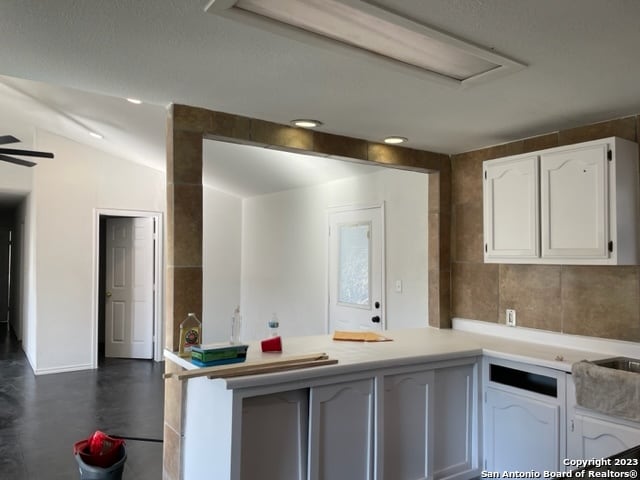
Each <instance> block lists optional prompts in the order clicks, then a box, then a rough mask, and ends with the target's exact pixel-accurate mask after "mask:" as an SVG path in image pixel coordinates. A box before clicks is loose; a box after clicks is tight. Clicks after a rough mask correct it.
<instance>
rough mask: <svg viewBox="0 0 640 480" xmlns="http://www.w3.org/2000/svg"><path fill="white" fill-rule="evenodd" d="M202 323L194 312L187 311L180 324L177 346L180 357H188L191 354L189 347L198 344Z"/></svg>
mask: <svg viewBox="0 0 640 480" xmlns="http://www.w3.org/2000/svg"><path fill="white" fill-rule="evenodd" d="M201 329H202V325H201V323H200V320H198V317H196V314H195V313H189V314H188V315H187V318H185V319H184V320H183V321H182V323H181V324H180V345H179V346H178V355H180V356H181V357H189V356H190V355H191V347H193V346H194V345H199V344H200V338H201Z"/></svg>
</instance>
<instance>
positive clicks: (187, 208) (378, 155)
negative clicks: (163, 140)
mask: <svg viewBox="0 0 640 480" xmlns="http://www.w3.org/2000/svg"><path fill="white" fill-rule="evenodd" d="M203 138H210V139H219V140H227V141H233V142H235V143H247V144H252V145H262V146H272V147H275V148H281V149H283V150H294V151H306V152H308V153H309V154H312V155H319V156H326V155H330V156H333V157H348V158H350V159H353V160H355V161H359V162H365V163H367V162H373V163H376V164H380V165H389V166H395V167H399V168H411V169H418V170H421V171H431V172H434V174H433V175H430V176H429V177H428V178H429V180H428V181H429V228H430V233H431V235H432V236H431V238H430V241H429V245H428V249H429V286H428V289H429V292H430V294H431V297H430V301H429V322H430V324H431V325H433V326H437V327H449V326H450V325H451V322H450V318H451V315H450V309H449V307H450V304H451V301H450V298H449V295H450V288H449V286H450V283H451V279H450V271H451V270H450V254H449V244H450V234H451V224H450V222H451V215H450V212H451V189H450V186H451V160H450V158H449V156H447V155H442V154H438V153H432V152H426V151H421V150H414V149H410V148H402V147H397V146H389V145H384V144H378V143H373V142H368V141H365V140H361V139H357V138H349V137H342V136H339V135H332V134H328V133H322V132H313V131H310V130H304V129H299V128H292V127H289V126H287V125H279V124H276V123H272V122H267V121H264V120H258V119H252V118H246V117H240V116H237V115H230V114H227V113H222V112H213V111H210V110H205V109H202V108H195V107H189V106H185V105H172V107H171V109H170V113H169V118H168V123H167V279H166V286H165V312H166V317H165V332H166V333H165V337H166V341H165V346H166V348H168V349H170V350H174V351H175V350H177V346H178V331H179V327H180V322H181V321H182V320H183V319H184V318H185V316H186V315H187V313H188V312H195V313H196V315H198V317H200V318H201V314H202V141H203ZM425 293H426V292H425ZM425 322H426V319H425ZM176 368H178V367H177V366H176V365H174V364H172V363H171V362H170V361H167V366H166V369H167V372H168V373H171V372H173V371H174V370H175V369H176ZM183 395H184V387H183V385H182V384H181V382H178V381H177V380H174V379H168V380H167V381H166V384H165V413H164V454H163V457H164V459H163V464H164V469H163V478H164V479H165V480H178V479H179V478H180V458H181V448H182V434H183V432H182V421H181V414H182V398H183Z"/></svg>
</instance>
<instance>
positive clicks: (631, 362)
mask: <svg viewBox="0 0 640 480" xmlns="http://www.w3.org/2000/svg"><path fill="white" fill-rule="evenodd" d="M593 363H595V364H596V365H600V366H601V367H606V368H613V369H614V370H624V371H625V372H636V373H640V360H638V359H636V358H628V357H614V358H603V359H602V360H596V361H594V362H593Z"/></svg>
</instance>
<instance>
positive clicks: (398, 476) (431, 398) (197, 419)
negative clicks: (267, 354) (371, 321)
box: [181, 357, 480, 480]
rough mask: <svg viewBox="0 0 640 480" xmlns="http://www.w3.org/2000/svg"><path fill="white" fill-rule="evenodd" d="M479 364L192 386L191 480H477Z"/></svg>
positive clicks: (188, 413) (188, 408)
mask: <svg viewBox="0 0 640 480" xmlns="http://www.w3.org/2000/svg"><path fill="white" fill-rule="evenodd" d="M479 368H480V367H479V363H478V358H477V357H468V358H463V359H455V360H443V361H439V362H437V363H425V364H421V365H420V364H418V365H416V364H412V365H408V366H397V367H393V368H383V369H372V370H369V371H362V372H358V373H351V374H346V375H335V376H332V377H329V376H327V377H321V378H316V379H310V380H309V381H307V380H305V379H296V380H294V381H290V382H286V383H284V382H283V383H281V384H275V385H274V384H269V385H262V386H251V387H248V388H236V389H234V388H228V384H227V383H226V382H225V381H224V380H222V379H211V380H210V379H207V378H206V377H197V378H193V379H189V380H188V383H187V392H186V396H185V399H186V404H183V411H182V413H183V416H184V420H185V427H184V428H185V429H184V432H185V433H184V439H185V443H184V445H185V448H184V451H183V456H182V466H181V468H182V472H183V476H182V478H184V479H185V480H192V479H197V478H213V477H212V476H211V475H214V476H215V478H216V479H220V480H223V479H224V480H258V479H259V480H424V479H429V480H432V479H434V480H435V479H438V480H439V479H448V480H468V479H471V478H475V477H477V476H478V475H479V474H480V465H479V454H478V452H479V444H480V435H479V431H480V430H479V412H478V410H479V405H478V404H479V394H478V385H479V383H480V381H479Z"/></svg>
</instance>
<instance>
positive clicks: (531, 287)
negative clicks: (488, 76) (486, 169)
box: [451, 116, 640, 341]
mask: <svg viewBox="0 0 640 480" xmlns="http://www.w3.org/2000/svg"><path fill="white" fill-rule="evenodd" d="M639 126H640V116H638V117H626V118H621V119H615V120H611V121H607V122H601V123H597V124H592V125H587V126H583V127H579V128H574V129H571V130H564V131H560V132H555V133H550V134H547V135H542V136H539V137H535V138H530V139H526V140H520V141H517V142H512V143H508V144H505V145H499V146H496V147H491V148H486V149H482V150H476V151H473V152H468V153H462V154H459V155H454V156H452V159H451V160H452V161H451V166H452V173H453V177H452V185H451V188H452V192H453V195H452V227H451V228H452V235H451V256H452V266H451V271H452V284H451V289H452V293H451V302H452V303H451V313H452V315H453V316H456V317H464V318H472V319H476V320H483V321H486V322H498V323H504V322H505V318H504V316H505V315H504V311H505V309H507V308H514V309H516V312H517V321H518V325H520V326H525V327H530V328H538V329H543V330H551V331H556V332H564V333H571V334H578V335H589V336H597V337H605V338H615V339H622V340H633V341H640V298H639V297H640V292H639V288H640V285H639V283H640V282H639V275H640V268H639V267H591V266H588V267H585V266H560V265H496V264H484V263H483V253H482V249H483V233H482V218H483V216H482V162H483V161H484V160H489V159H492V158H498V157H502V156H506V155H514V154H518V153H526V152H530V151H534V150H540V149H543V148H550V147H554V146H558V145H567V144H571V143H577V142H583V141H588V140H595V139H598V138H605V137H610V136H618V137H622V138H626V139H628V140H632V141H637V139H638V128H639Z"/></svg>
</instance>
